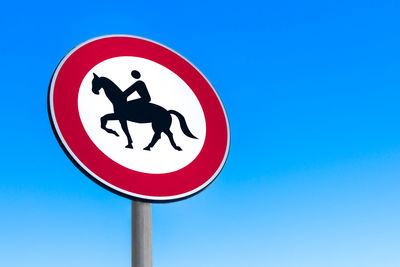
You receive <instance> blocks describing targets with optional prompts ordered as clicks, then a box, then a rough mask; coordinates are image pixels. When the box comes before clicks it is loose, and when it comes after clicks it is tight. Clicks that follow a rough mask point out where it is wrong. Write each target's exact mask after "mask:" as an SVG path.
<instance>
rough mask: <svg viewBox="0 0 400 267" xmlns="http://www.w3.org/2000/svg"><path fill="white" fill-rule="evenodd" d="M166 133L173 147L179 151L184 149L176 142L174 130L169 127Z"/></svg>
mask: <svg viewBox="0 0 400 267" xmlns="http://www.w3.org/2000/svg"><path fill="white" fill-rule="evenodd" d="M164 133H165V134H166V135H167V136H168V139H169V142H170V143H171V145H172V147H173V148H175V149H176V150H178V151H182V148H181V147H180V146H177V145H176V144H175V141H174V136H173V134H172V132H171V131H170V130H169V129H168V130H166V131H164Z"/></svg>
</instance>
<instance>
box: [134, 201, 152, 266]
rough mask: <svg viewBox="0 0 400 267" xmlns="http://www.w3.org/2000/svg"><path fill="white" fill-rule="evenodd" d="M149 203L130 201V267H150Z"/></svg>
mask: <svg viewBox="0 0 400 267" xmlns="http://www.w3.org/2000/svg"><path fill="white" fill-rule="evenodd" d="M152 266H153V263H152V243H151V203H147V202H141V201H137V200H132V267H152Z"/></svg>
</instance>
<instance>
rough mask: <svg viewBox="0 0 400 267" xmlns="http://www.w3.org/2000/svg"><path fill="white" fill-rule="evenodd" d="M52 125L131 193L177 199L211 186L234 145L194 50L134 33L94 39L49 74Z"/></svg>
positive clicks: (90, 169) (115, 188)
mask: <svg viewBox="0 0 400 267" xmlns="http://www.w3.org/2000/svg"><path fill="white" fill-rule="evenodd" d="M48 107H49V116H50V121H51V124H52V127H53V131H54V132H55V135H56V137H57V140H58V141H59V143H60V145H61V146H62V148H63V149H64V151H65V153H66V154H67V155H68V156H69V158H70V159H71V160H72V161H73V162H74V164H75V165H76V166H77V167H78V168H79V169H80V170H81V171H83V172H84V173H85V174H86V175H87V176H88V177H89V178H91V179H92V180H93V181H95V182H96V183H98V184H100V185H101V186H103V187H105V188H107V189H108V190H111V191H112V192H114V193H117V194H120V195H122V196H125V197H128V198H139V199H142V200H146V201H154V202H162V201H174V200H178V199H182V198H186V197H189V196H191V195H193V194H196V193H198V192H200V191H201V190H202V189H204V188H205V187H206V186H208V185H209V184H210V183H211V182H212V181H213V180H214V179H215V178H216V176H217V175H218V174H219V172H220V171H221V169H222V167H223V165H224V163H225V161H226V158H227V155H228V150H229V143H230V132H229V124H228V118H227V116H226V112H225V109H224V107H223V105H222V102H221V100H220V98H219V97H218V95H217V93H216V91H215V89H214V88H213V87H212V85H211V84H210V82H209V81H208V80H207V78H206V77H205V76H204V75H203V74H202V73H201V72H200V71H199V70H198V69H197V68H196V67H195V66H194V65H193V64H191V63H190V62H189V61H188V60H187V59H185V58H184V57H182V56H181V55H179V54H178V53H177V52H175V51H173V50H171V49H170V48H168V47H166V46H164V45H161V44H159V43H156V42H154V41H151V40H148V39H144V38H141V37H136V36H130V35H107V36H100V37H97V38H94V39H91V40H88V41H86V42H84V43H82V44H80V45H78V46H77V47H75V48H74V49H73V50H72V51H70V52H69V53H68V54H67V55H66V56H65V57H64V58H63V59H62V60H61V62H60V63H59V65H58V66H57V69H56V70H55V72H54V74H53V77H52V79H51V82H50V87H49V95H48Z"/></svg>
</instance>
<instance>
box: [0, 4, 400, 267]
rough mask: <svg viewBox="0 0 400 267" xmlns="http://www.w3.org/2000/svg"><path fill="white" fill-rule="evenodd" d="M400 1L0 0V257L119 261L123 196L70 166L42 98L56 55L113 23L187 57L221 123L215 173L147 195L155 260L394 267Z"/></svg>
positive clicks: (124, 226) (123, 265)
mask: <svg viewBox="0 0 400 267" xmlns="http://www.w3.org/2000/svg"><path fill="white" fill-rule="evenodd" d="M399 12H400V4H399V2H398V1H368V0H367V1H366V0H364V1H308V0H306V1H293V0H286V1H240V2H238V1H220V2H216V1H204V0H203V1H182V2H176V1H96V2H90V1H51V2H38V1H22V2H16V3H11V1H7V2H6V3H3V4H2V8H1V10H0V25H1V31H2V36H1V42H0V49H1V50H0V51H1V61H0V62H1V63H0V73H1V75H0V77H1V92H2V96H1V105H0V109H1V114H2V116H1V125H2V126H1V131H0V145H1V151H2V153H1V154H0V162H1V170H2V171H1V176H0V177H1V183H0V213H1V217H0V218H1V219H0V266H2V267H24V266H29V267H54V266H57V267H92V266H93V267H103V266H104V267H108V266H120V267H128V266H130V201H129V200H127V199H124V198H122V197H119V196H117V195H114V194H112V193H110V192H108V191H106V190H104V189H103V188H101V187H99V186H98V185H96V184H95V183H93V182H92V181H91V180H89V179H88V178H86V177H85V176H84V175H83V174H81V173H80V171H79V170H77V169H76V168H75V167H74V165H73V164H72V163H71V162H70V161H69V160H68V158H67V157H66V156H65V155H64V153H63V152H62V150H61V148H60V147H59V145H58V143H57V141H56V139H55V137H54V135H53V132H52V131H51V127H50V124H49V121H48V116H47V107H46V95H47V88H48V84H49V81H50V78H51V75H52V73H53V71H54V69H55V67H56V66H57V64H58V62H59V61H60V59H61V58H62V57H63V56H64V55H65V54H66V53H67V52H68V51H69V50H70V49H72V48H73V47H74V46H75V45H77V44H79V43H81V42H83V41H85V40H87V39H89V38H92V37H95V36H98V35H103V34H112V33H123V34H132V35H139V36H143V37H146V38H150V39H153V40H155V41H157V42H161V43H163V44H165V45H167V46H169V47H171V48H172V49H174V50H176V51H177V52H179V53H180V54H182V55H183V56H185V57H186V58H188V59H189V60H190V61H192V62H193V63H194V64H195V65H196V66H197V67H198V68H199V69H200V70H201V71H202V72H203V73H204V74H205V75H206V76H207V77H208V78H209V80H210V81H211V82H212V83H213V85H214V87H215V88H216V89H217V91H218V93H219V95H220V96H221V98H222V100H223V102H224V104H225V107H226V110H227V113H228V116H229V119H230V124H231V133H232V143H231V151H230V155H229V158H228V161H227V164H226V166H225V168H224V170H223V171H222V173H221V175H220V176H219V177H218V178H217V180H216V181H215V182H214V183H213V184H212V185H211V186H210V187H209V188H207V189H206V190H205V191H203V192H202V193H201V194H199V195H196V196H195V197H193V198H190V199H188V200H185V201H181V202H176V203H172V204H154V205H153V235H154V236H153V244H154V247H153V258H154V266H157V267H158V266H160V267H161V266H164V267H180V266H182V267H188V266H190V267H208V266H211V267H214V266H215V267H224V266H229V267H236V266H239V267H242V266H243V267H247V266H249V267H267V266H271V267H303V266H304V267H377V266H379V267H398V266H400V254H399V251H400V228H399V225H400V209H399V206H400V194H399V193H400V118H399V115H400V105H399V101H400V78H399V77H400V76H399V70H400V63H399V62H400V49H399V48H400V30H399V29H400V19H399ZM188 178H190V177H188Z"/></svg>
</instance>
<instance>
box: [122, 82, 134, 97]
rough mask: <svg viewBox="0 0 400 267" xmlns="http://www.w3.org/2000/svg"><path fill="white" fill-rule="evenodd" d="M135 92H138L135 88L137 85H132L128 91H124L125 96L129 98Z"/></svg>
mask: <svg viewBox="0 0 400 267" xmlns="http://www.w3.org/2000/svg"><path fill="white" fill-rule="evenodd" d="M135 91H136V86H135V84H132V85H131V86H130V87H129V88H128V89H126V90H125V91H124V96H125V97H128V96H130V95H131V94H133V93H134V92H135Z"/></svg>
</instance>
